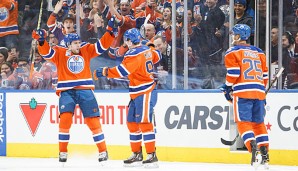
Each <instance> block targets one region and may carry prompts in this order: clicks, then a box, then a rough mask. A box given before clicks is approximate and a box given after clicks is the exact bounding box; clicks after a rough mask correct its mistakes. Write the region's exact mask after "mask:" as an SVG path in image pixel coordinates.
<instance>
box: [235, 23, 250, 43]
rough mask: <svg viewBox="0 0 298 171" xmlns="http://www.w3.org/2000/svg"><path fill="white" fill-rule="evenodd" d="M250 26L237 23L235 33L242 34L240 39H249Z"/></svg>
mask: <svg viewBox="0 0 298 171" xmlns="http://www.w3.org/2000/svg"><path fill="white" fill-rule="evenodd" d="M250 31H251V29H250V27H249V26H248V25H246V24H236V25H235V26H234V27H233V29H232V34H233V35H237V34H239V35H240V40H247V39H248V38H249V36H250Z"/></svg>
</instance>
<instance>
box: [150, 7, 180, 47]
mask: <svg viewBox="0 0 298 171" xmlns="http://www.w3.org/2000/svg"><path fill="white" fill-rule="evenodd" d="M171 27H172V8H171V7H166V8H164V10H163V12H162V19H161V20H160V21H159V20H157V21H156V23H155V28H156V32H157V34H158V35H161V36H164V37H166V41H167V43H169V44H171V43H172V28H171ZM176 30H177V33H178V28H176Z"/></svg>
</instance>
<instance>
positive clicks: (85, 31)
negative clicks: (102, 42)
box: [81, 0, 100, 43]
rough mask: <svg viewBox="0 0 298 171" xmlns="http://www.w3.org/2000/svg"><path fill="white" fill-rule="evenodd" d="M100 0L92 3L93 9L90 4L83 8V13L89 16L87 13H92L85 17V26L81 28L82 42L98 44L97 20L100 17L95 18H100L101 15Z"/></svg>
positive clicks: (94, 0)
mask: <svg viewBox="0 0 298 171" xmlns="http://www.w3.org/2000/svg"><path fill="white" fill-rule="evenodd" d="M98 3H99V0H93V1H91V4H92V5H91V7H90V6H89V5H88V4H85V5H84V7H83V11H84V14H85V15H87V12H88V11H90V12H89V13H88V17H85V18H84V19H83V20H82V21H83V24H82V26H81V37H82V40H83V41H85V42H89V43H95V42H97V38H98V35H97V26H96V25H95V23H96V22H98V21H95V18H96V19H99V18H98V17H95V15H97V16H98V13H99V11H100V10H99V4H98Z"/></svg>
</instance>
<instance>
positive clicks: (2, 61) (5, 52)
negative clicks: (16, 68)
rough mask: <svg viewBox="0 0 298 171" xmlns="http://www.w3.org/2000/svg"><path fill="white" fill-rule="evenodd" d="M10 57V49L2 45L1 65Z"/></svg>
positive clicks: (0, 52)
mask: <svg viewBox="0 0 298 171" xmlns="http://www.w3.org/2000/svg"><path fill="white" fill-rule="evenodd" d="M7 57H8V50H7V48H5V47H0V65H1V64H3V63H5V62H6V60H7Z"/></svg>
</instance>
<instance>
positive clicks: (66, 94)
mask: <svg viewBox="0 0 298 171" xmlns="http://www.w3.org/2000/svg"><path fill="white" fill-rule="evenodd" d="M113 27H114V18H111V20H109V22H108V26H107V32H106V33H105V34H104V35H103V37H102V38H101V39H100V40H99V41H98V42H96V43H95V44H89V43H82V42H81V40H80V37H79V36H78V35H77V34H76V33H70V34H67V35H66V36H65V38H64V41H65V44H66V47H61V46H54V47H53V48H51V47H50V46H49V44H48V42H47V41H45V37H46V36H45V34H46V33H45V30H37V31H33V33H32V37H33V38H34V39H36V40H38V42H39V45H38V51H39V53H40V54H41V55H42V56H43V58H44V59H46V60H48V61H50V62H53V63H54V64H55V65H56V66H57V72H58V83H57V87H56V93H57V95H59V112H60V116H59V117H60V122H59V161H60V162H62V163H65V162H66V161H67V154H68V153H67V152H68V150H67V146H68V142H69V139H70V134H69V130H70V127H71V125H72V116H73V112H74V110H75V107H76V104H78V105H79V106H80V109H81V111H82V114H83V117H84V118H85V123H86V124H87V126H88V127H89V129H90V130H91V131H92V134H93V140H94V142H95V143H96V146H97V148H98V152H99V156H98V161H99V162H102V161H106V160H107V159H108V153H107V148H106V143H105V137H104V133H103V131H102V129H101V124H100V122H99V116H100V113H99V108H98V104H97V101H96V98H95V96H94V92H93V90H94V84H93V80H92V73H91V71H90V61H91V59H92V58H94V57H97V56H99V55H101V54H102V53H103V52H104V51H106V50H107V49H108V48H109V46H110V45H111V42H112V41H113V39H114V34H113V32H112V30H113Z"/></svg>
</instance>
